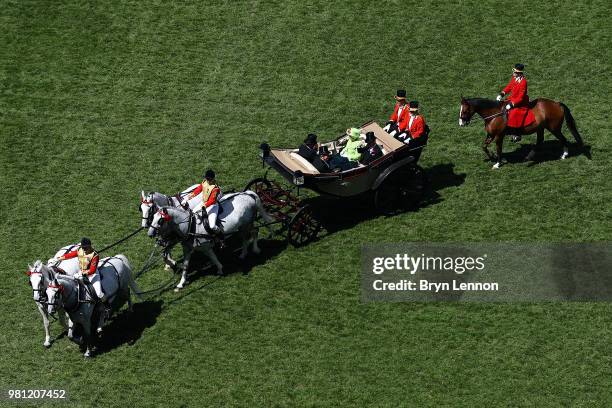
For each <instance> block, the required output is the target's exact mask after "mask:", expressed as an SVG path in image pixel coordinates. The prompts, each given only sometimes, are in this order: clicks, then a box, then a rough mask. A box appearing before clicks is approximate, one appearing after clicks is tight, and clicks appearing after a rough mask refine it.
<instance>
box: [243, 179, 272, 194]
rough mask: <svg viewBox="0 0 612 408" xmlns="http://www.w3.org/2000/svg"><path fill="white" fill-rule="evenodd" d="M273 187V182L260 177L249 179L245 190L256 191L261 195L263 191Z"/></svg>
mask: <svg viewBox="0 0 612 408" xmlns="http://www.w3.org/2000/svg"><path fill="white" fill-rule="evenodd" d="M271 188H272V183H270V181H269V180H268V179H266V178H263V177H258V178H256V179H253V180H251V181H249V183H248V184H247V185H246V187H245V188H244V190H243V191H247V190H251V191H254V192H255V193H256V194H257V195H260V193H261V192H263V191H266V190H270V189H271Z"/></svg>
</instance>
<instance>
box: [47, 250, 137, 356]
mask: <svg viewBox="0 0 612 408" xmlns="http://www.w3.org/2000/svg"><path fill="white" fill-rule="evenodd" d="M98 273H99V274H100V277H101V281H102V289H103V291H104V293H106V296H107V298H108V303H109V304H110V306H111V310H112V312H116V311H117V310H119V309H120V308H121V307H122V306H123V305H124V304H125V303H126V302H127V304H128V308H129V310H130V312H131V311H132V300H131V296H130V289H131V290H133V291H134V293H135V294H136V296H137V297H140V289H138V286H137V285H136V282H134V279H133V278H132V267H131V265H130V263H129V261H128V260H127V258H126V257H125V256H124V255H115V256H112V257H107V258H104V259H102V260H101V261H100V264H99V265H98ZM46 279H47V281H48V284H47V290H46V293H47V299H48V300H47V312H48V313H49V314H53V313H55V311H56V309H58V308H62V309H64V310H65V311H66V312H67V313H68V315H69V316H70V319H71V320H72V321H73V322H74V323H77V324H79V325H81V327H82V328H83V339H84V346H85V354H84V356H85V357H91V355H92V345H93V336H92V317H93V315H94V311H95V309H96V308H98V310H99V309H101V307H98V306H99V305H100V304H99V303H96V301H95V300H94V297H92V296H91V294H90V293H89V290H87V289H86V287H85V285H84V284H82V283H81V282H80V281H79V280H78V279H75V278H72V277H69V276H66V275H62V274H57V273H54V272H52V271H50V270H49V272H48V273H47V275H46ZM99 313H100V315H101V316H100V320H102V319H103V316H102V315H103V314H104V312H103V311H102V310H100V311H99Z"/></svg>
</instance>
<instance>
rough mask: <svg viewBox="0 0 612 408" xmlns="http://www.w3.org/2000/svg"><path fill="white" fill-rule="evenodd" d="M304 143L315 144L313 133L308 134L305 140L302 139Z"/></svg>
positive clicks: (315, 136)
mask: <svg viewBox="0 0 612 408" xmlns="http://www.w3.org/2000/svg"><path fill="white" fill-rule="evenodd" d="M304 143H305V144H309V145H313V144H316V143H317V135H315V134H314V133H309V134H308V136H306V139H304Z"/></svg>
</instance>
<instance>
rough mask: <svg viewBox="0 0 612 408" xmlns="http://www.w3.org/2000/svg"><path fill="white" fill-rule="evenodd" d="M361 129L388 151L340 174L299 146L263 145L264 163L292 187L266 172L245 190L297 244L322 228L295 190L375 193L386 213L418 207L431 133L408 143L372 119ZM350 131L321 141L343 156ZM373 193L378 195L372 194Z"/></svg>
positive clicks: (336, 194)
mask: <svg viewBox="0 0 612 408" xmlns="http://www.w3.org/2000/svg"><path fill="white" fill-rule="evenodd" d="M360 130H361V132H362V133H364V134H365V133H366V132H374V136H375V137H376V141H377V144H378V145H379V146H380V147H381V149H382V152H383V155H382V157H380V158H378V159H377V160H375V161H373V162H371V163H370V164H368V165H364V164H361V163H360V164H359V165H358V166H357V167H355V168H352V169H349V170H346V171H339V172H327V173H322V172H320V171H318V170H317V169H316V168H315V167H314V166H313V165H312V164H311V163H310V162H309V161H308V160H306V159H305V158H303V157H302V156H300V155H299V154H298V149H297V148H288V149H276V148H270V147H269V146H268V145H267V144H265V143H264V144H262V145H261V148H262V152H261V157H262V160H263V162H264V165H268V166H269V167H270V168H272V169H274V170H276V171H277V172H278V173H279V174H280V175H281V176H283V178H284V179H285V180H287V181H288V182H289V183H290V184H292V185H293V187H292V188H291V189H287V188H285V187H283V186H282V185H281V184H280V183H277V182H275V181H272V180H269V179H268V178H267V172H266V175H265V176H264V177H262V178H256V179H254V180H252V181H250V182H249V184H247V186H246V189H249V190H253V191H255V192H256V193H257V194H258V195H259V197H260V199H261V201H262V203H263V205H264V207H265V208H266V210H267V211H268V212H269V213H270V214H271V215H272V216H273V217H275V218H276V219H277V221H278V222H279V223H282V225H283V227H282V231H286V233H287V239H288V241H289V242H290V243H292V244H293V245H296V246H299V245H304V244H306V243H308V242H310V241H312V240H313V239H315V238H316V236H317V234H318V233H319V231H320V230H321V224H320V223H319V222H318V221H317V219H316V217H314V215H313V213H312V209H311V208H310V206H309V205H308V204H303V203H302V201H301V200H300V199H299V198H298V197H297V196H296V195H295V194H293V192H292V190H293V189H294V188H297V189H299V188H307V189H309V190H312V191H315V192H317V193H319V194H321V195H326V196H332V197H338V198H343V197H354V196H358V195H362V194H366V195H367V194H369V195H373V200H374V205H375V207H376V209H377V210H379V211H380V212H381V213H384V214H388V213H391V212H394V211H398V210H406V209H410V208H414V207H416V206H417V205H418V204H419V202H420V201H421V199H422V197H423V194H424V192H425V187H426V177H425V172H424V170H423V169H422V168H421V167H420V166H419V165H418V164H417V163H418V160H419V157H420V156H421V153H422V151H423V149H424V148H425V146H426V145H427V140H428V138H429V131H427V133H426V134H425V135H424V136H422V137H421V138H419V139H416V140H414V141H411V143H410V144H405V143H403V142H401V141H399V140H397V139H395V138H393V137H392V136H391V135H389V134H388V133H387V132H385V131H384V130H383V129H382V128H381V127H380V125H378V123H376V122H373V121H371V122H367V123H365V124H363V125H362V126H361V127H360ZM347 139H348V136H347V135H342V136H340V137H338V138H337V139H335V140H332V141H330V142H327V143H321V145H322V146H327V148H328V149H329V151H330V152H331V153H332V154H338V153H339V152H340V150H341V147H342V146H343V145H344V144H345V143H346V141H347ZM370 193H373V194H370Z"/></svg>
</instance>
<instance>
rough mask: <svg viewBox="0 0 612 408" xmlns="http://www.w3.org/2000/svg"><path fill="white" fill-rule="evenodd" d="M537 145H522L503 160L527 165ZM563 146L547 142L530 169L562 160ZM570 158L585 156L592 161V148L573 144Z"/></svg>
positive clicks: (553, 141) (506, 154) (558, 143)
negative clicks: (532, 150)
mask: <svg viewBox="0 0 612 408" xmlns="http://www.w3.org/2000/svg"><path fill="white" fill-rule="evenodd" d="M534 146H535V143H530V144H520V145H519V146H518V147H517V148H516V149H514V150H513V151H511V152H507V153H504V155H503V158H504V161H506V162H507V163H509V164H517V163H525V162H526V161H525V157H527V155H528V154H529V152H531V149H533V147H534ZM562 152H563V146H562V145H561V143H560V142H559V141H558V140H545V141H544V142H543V143H542V146H541V147H540V151H539V152H537V153H536V156H535V158H534V160H533V161H531V162H528V163H529V164H528V167H531V166H535V165H537V164H540V163H546V162H551V161H558V160H561V153H562ZM569 154H570V155H569V157H568V158H572V157H576V156H580V155H582V154H584V155H585V156H586V157H587V158H588V159H589V160H590V159H591V146H590V145H584V146H583V147H579V146H578V145H577V144H576V143H571V144H570V147H569Z"/></svg>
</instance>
